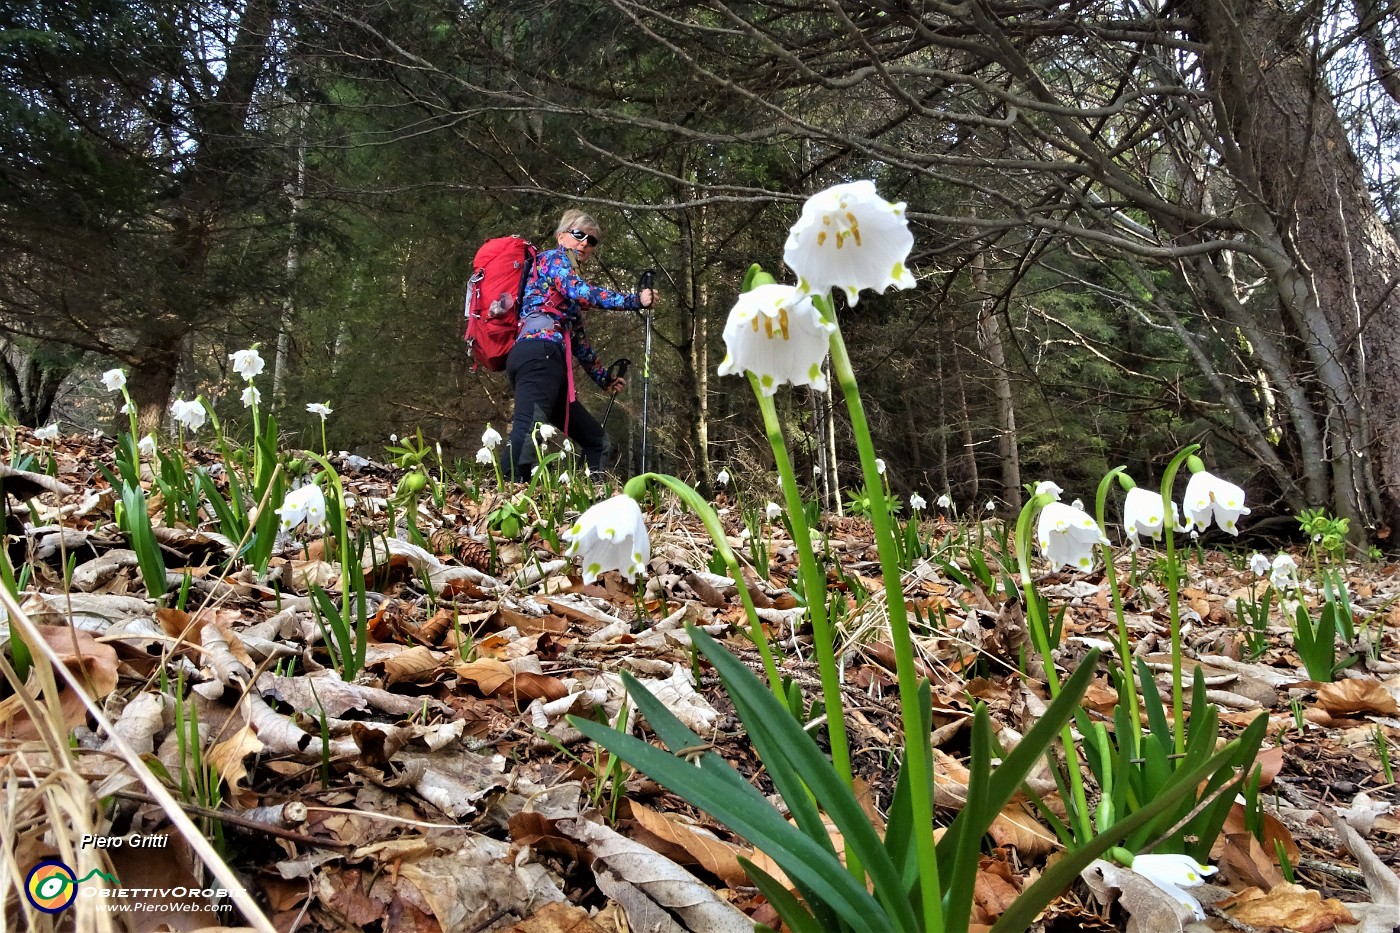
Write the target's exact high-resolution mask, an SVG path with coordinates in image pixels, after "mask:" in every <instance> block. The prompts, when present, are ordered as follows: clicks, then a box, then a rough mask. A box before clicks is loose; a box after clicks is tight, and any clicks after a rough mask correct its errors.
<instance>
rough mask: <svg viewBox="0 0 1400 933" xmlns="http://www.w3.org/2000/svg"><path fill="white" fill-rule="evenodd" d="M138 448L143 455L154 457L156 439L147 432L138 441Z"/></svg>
mask: <svg viewBox="0 0 1400 933" xmlns="http://www.w3.org/2000/svg"><path fill="white" fill-rule="evenodd" d="M136 449H137V451H138V452H140V454H141V456H143V457H154V456H155V455H156V439H155V438H154V437H151V435H149V434H147V435H146V436H145V437H143V438H141V439H140V440H139V441H137V442H136Z"/></svg>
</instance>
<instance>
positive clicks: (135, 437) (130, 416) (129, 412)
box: [122, 385, 141, 441]
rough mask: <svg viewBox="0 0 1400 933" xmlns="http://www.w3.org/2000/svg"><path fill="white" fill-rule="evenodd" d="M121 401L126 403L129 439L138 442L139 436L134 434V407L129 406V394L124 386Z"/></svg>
mask: <svg viewBox="0 0 1400 933" xmlns="http://www.w3.org/2000/svg"><path fill="white" fill-rule="evenodd" d="M122 399H123V400H124V401H125V402H126V420H127V423H128V424H130V425H131V438H132V440H136V441H139V440H140V439H141V435H139V434H137V433H136V406H135V405H133V404H131V393H130V392H128V391H127V390H126V386H124V385H123V386H122Z"/></svg>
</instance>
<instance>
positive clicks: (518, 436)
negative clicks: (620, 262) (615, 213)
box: [506, 210, 655, 481]
mask: <svg viewBox="0 0 1400 933" xmlns="http://www.w3.org/2000/svg"><path fill="white" fill-rule="evenodd" d="M554 238H555V240H556V241H557V242H558V244H559V245H558V246H556V247H555V248H553V249H547V250H544V251H542V252H541V253H540V254H539V255H538V256H536V257H535V265H534V270H533V271H532V272H531V273H530V278H529V281H528V282H527V283H526V286H525V296H524V298H523V299H522V301H521V307H520V336H519V337H518V338H517V339H516V341H515V346H513V347H512V348H511V351H510V355H509V356H507V357H506V375H507V376H509V377H510V384H511V387H512V388H513V389H514V391H515V418H514V420H513V421H512V422H511V428H510V460H509V463H510V472H511V476H512V478H513V479H515V480H518V481H523V480H526V479H528V478H529V476H530V473H531V471H532V470H533V469H534V467H535V462H536V456H535V442H534V439H533V438H532V437H531V432H533V431H534V430H535V425H536V424H552V425H554V426H555V427H557V428H559V429H560V430H562V431H563V432H564V434H565V435H566V436H567V437H569V438H570V439H572V440H573V442H574V444H575V445H576V446H577V447H578V449H579V450H580V451H582V453H583V456H584V459H585V460H586V461H587V463H588V469H589V470H590V471H591V472H599V471H601V470H602V469H603V464H604V461H605V460H606V458H607V456H608V452H609V451H610V450H611V449H612V441H611V440H610V439H609V438H608V435H607V432H606V431H604V430H603V428H602V425H600V424H599V423H598V419H597V418H594V417H593V415H591V414H590V413H589V412H588V409H586V408H584V407H583V405H582V404H581V403H580V402H579V401H578V400H577V398H576V397H575V392H574V369H573V362H572V361H571V360H570V359H569V357H570V355H572V356H573V357H574V358H575V359H577V360H578V361H579V363H580V364H582V366H583V368H584V370H585V371H586V372H587V373H588V375H589V376H591V377H593V381H594V382H596V383H597V384H598V385H599V387H601V388H602V389H604V390H606V391H608V392H612V393H614V394H616V393H617V392H620V391H622V389H623V388H625V387H626V385H627V380H625V379H621V378H618V379H612V380H609V378H608V371H607V368H606V367H605V366H603V364H602V363H601V362H600V361H599V360H598V354H597V353H596V352H594V350H593V347H592V346H591V345H590V344H589V342H588V337H587V335H586V334H585V333H584V331H583V310H584V308H607V309H612V310H636V309H640V308H650V307H651V306H652V302H653V300H654V299H655V295H654V293H653V292H652V290H651V289H649V288H645V289H642V291H641V292H640V294H629V293H626V292H618V291H613V290H611V289H607V288H599V287H598V286H596V285H589V284H588V283H587V282H585V281H584V280H583V279H582V278H580V277H579V274H578V267H579V266H581V265H582V264H584V263H586V262H588V260H589V259H590V258H591V257H592V256H593V251H594V250H595V249H597V247H598V244H599V243H601V242H602V229H601V228H600V227H599V226H598V222H597V221H596V220H594V219H593V218H592V217H590V216H588V215H587V214H585V213H584V212H583V211H580V210H567V211H565V212H564V216H563V217H561V218H560V219H559V226H558V228H557V229H556V230H555V231H554Z"/></svg>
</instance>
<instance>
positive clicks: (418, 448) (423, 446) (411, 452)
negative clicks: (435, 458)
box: [385, 428, 433, 470]
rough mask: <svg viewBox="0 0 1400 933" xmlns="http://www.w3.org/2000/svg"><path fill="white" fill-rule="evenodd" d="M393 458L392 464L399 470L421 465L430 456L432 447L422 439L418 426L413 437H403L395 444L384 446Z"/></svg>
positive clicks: (421, 432)
mask: <svg viewBox="0 0 1400 933" xmlns="http://www.w3.org/2000/svg"><path fill="white" fill-rule="evenodd" d="M385 450H387V451H388V452H389V453H390V454H391V455H392V456H393V459H394V466H396V467H398V468H399V469H401V470H411V469H413V468H415V467H418V466H421V465H422V464H423V463H424V462H425V461H426V460H427V459H428V457H430V456H432V453H433V448H432V447H431V446H430V445H429V444H428V442H427V441H425V440H423V429H422V428H419V429H418V430H417V431H416V432H415V434H414V436H413V437H406V438H403V439H402V440H400V441H399V442H398V444H397V445H394V444H391V445H390V446H389V447H387V448H385Z"/></svg>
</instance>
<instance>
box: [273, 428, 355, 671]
mask: <svg viewBox="0 0 1400 933" xmlns="http://www.w3.org/2000/svg"><path fill="white" fill-rule="evenodd" d="M307 453H308V454H309V455H310V456H311V459H313V460H315V461H316V462H317V463H319V464H321V468H322V469H324V470H325V471H326V475H327V476H328V477H330V481H331V486H333V487H334V488H335V508H336V511H337V512H338V513H339V516H340V521H339V522H337V523H336V525H337V528H336V547H337V549H338V550H339V554H338V555H337V556H338V557H339V558H340V605H341V609H340V611H341V614H342V616H343V617H344V618H346V619H349V618H350V599H351V595H350V514H349V512H348V511H347V510H346V508H345V487H344V486H342V485H341V483H340V474H339V473H337V472H336V471H335V467H333V466H331V463H330V461H329V460H327V459H326V458H325V457H322V456H320V455H319V454H315V453H312V452H311V451H309V450H308V451H307ZM268 488H271V484H269V487H268ZM326 513H327V514H326V518H327V519H328V520H329V518H330V506H329V505H327V506H326ZM356 572H357V573H358V572H362V571H361V570H359V569H357V571H356ZM357 615H358V614H357ZM356 635H357V636H358V637H357V639H356V644H355V655H356V658H355V662H356V663H355V670H356V671H359V670H361V669H363V668H364V666H365V654H366V649H368V648H369V645H368V643H367V633H366V632H363V631H357V632H356Z"/></svg>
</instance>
